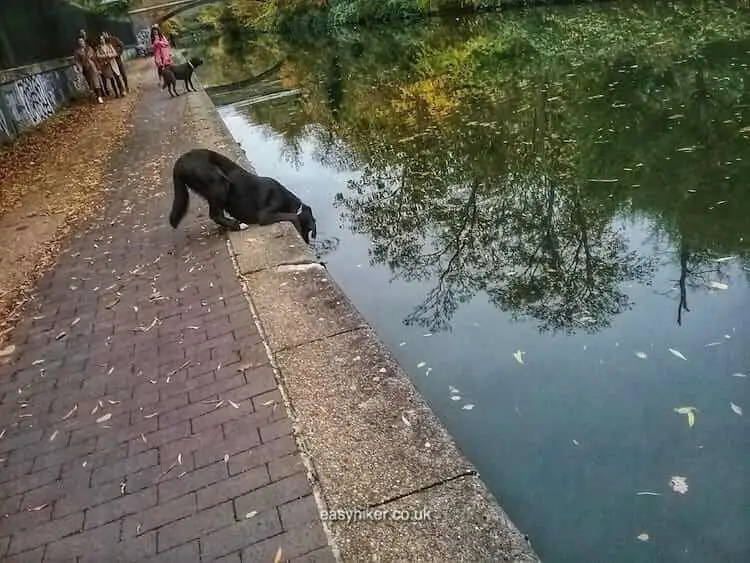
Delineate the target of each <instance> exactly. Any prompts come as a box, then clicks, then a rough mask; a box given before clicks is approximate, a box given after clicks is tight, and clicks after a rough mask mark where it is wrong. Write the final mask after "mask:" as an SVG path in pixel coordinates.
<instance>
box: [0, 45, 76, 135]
mask: <svg viewBox="0 0 750 563" xmlns="http://www.w3.org/2000/svg"><path fill="white" fill-rule="evenodd" d="M86 90H87V86H86V80H85V79H84V77H83V75H82V74H81V72H80V71H79V70H78V68H77V67H76V66H75V65H74V64H73V61H72V59H61V60H57V61H47V62H44V63H39V64H33V65H29V66H26V67H19V68H14V69H8V70H3V71H0V143H2V142H6V141H9V140H11V139H13V138H15V137H16V136H17V135H18V134H19V133H21V132H23V131H25V130H27V129H30V128H32V127H36V126H37V125H39V124H40V123H41V122H42V121H44V120H45V119H47V118H49V117H50V116H51V115H53V114H54V113H55V112H56V111H57V108H58V107H60V105H62V104H63V103H65V102H67V101H69V100H71V99H72V98H74V97H76V96H79V95H81V94H82V93H85V92H86Z"/></svg>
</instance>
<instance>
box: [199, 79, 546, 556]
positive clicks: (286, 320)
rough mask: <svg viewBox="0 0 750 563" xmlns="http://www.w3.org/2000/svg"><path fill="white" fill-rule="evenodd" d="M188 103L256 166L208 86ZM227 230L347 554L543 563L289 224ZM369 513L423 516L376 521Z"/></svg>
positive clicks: (334, 538)
mask: <svg viewBox="0 0 750 563" xmlns="http://www.w3.org/2000/svg"><path fill="white" fill-rule="evenodd" d="M187 108H188V109H187V113H188V116H187V117H188V119H190V120H191V122H192V123H196V124H197V127H196V129H197V130H198V131H200V139H201V144H202V145H203V146H205V147H210V148H213V149H215V150H217V151H220V152H223V153H224V154H226V155H227V156H229V157H231V158H234V159H235V160H237V161H238V162H240V163H241V164H243V165H244V166H246V167H247V168H248V169H252V167H251V165H250V163H249V162H248V161H247V159H246V158H245V155H244V154H242V151H241V149H240V148H239V147H238V145H237V143H236V142H235V141H234V140H233V139H232V138H231V135H230V134H229V132H228V130H227V129H226V127H225V126H224V124H223V122H222V121H221V118H220V117H219V115H218V112H217V111H216V109H215V108H214V106H213V104H212V103H211V101H210V99H209V98H208V96H207V94H205V92H199V93H196V94H190V95H189V101H188V106H187ZM250 158H252V155H250ZM228 238H229V241H228V246H229V251H230V252H231V253H232V254H233V256H234V258H235V262H236V269H237V274H238V276H240V278H241V280H242V281H243V284H244V287H245V289H246V293H247V297H248V301H249V304H250V307H251V309H252V312H253V315H254V316H255V319H256V323H257V324H258V326H259V328H260V329H261V334H262V335H263V337H264V341H265V346H266V350H267V353H268V355H269V358H270V360H271V363H272V365H273V367H274V370H275V372H276V376H277V379H278V382H279V387H280V389H281V390H282V394H283V395H284V398H285V402H286V407H287V409H288V411H289V415H290V418H291V419H292V420H293V421H294V427H295V437H296V440H297V441H298V444H299V447H300V450H301V451H302V452H303V454H304V457H305V460H306V463H307V465H308V476H309V478H310V480H311V481H312V483H313V487H314V489H315V491H316V496H317V498H318V502H319V506H320V510H321V514H326V515H329V516H335V517H343V518H344V519H343V520H341V519H333V518H330V519H328V520H327V521H324V525H325V526H326V529H327V532H328V534H329V538H330V539H331V542H332V545H333V546H334V551H335V552H336V553H337V554H338V557H339V559H340V560H342V561H345V562H349V561H409V562H418V561H468V562H483V561H493V562H499V561H519V562H520V561H523V562H531V561H534V562H536V561H539V560H538V557H537V556H536V555H535V554H534V552H533V550H532V549H531V547H530V546H529V544H528V542H527V541H526V539H525V537H524V536H523V535H522V534H521V533H520V532H519V531H518V530H517V529H516V528H515V526H514V525H513V524H512V522H511V521H510V519H509V518H508V517H507V515H506V514H505V513H504V512H503V510H502V509H501V508H500V505H499V504H498V502H497V500H496V499H495V498H494V497H493V496H492V495H491V494H490V492H489V491H488V490H487V488H486V486H485V485H484V483H483V482H482V481H481V479H480V478H479V476H478V474H477V472H476V470H475V469H474V467H473V466H472V465H471V464H470V463H469V462H468V461H467V460H466V459H465V457H464V456H463V455H462V454H461V452H460V451H459V449H458V447H457V446H456V444H455V442H454V441H453V439H452V438H451V436H450V435H449V434H448V432H447V431H446V430H445V428H444V427H443V426H442V425H441V424H440V422H439V421H438V419H437V418H436V417H435V415H434V414H433V412H432V411H431V409H430V408H429V406H428V405H427V404H426V403H425V401H424V400H423V399H422V397H421V396H420V395H419V393H418V392H417V390H416V388H415V387H414V386H413V385H412V383H411V381H410V380H409V378H408V376H407V375H406V373H405V372H404V371H403V369H402V368H401V367H400V366H399V365H398V364H397V362H396V361H395V360H394V358H393V356H392V355H391V353H390V352H389V350H387V349H386V348H385V347H384V346H383V344H382V343H381V342H380V340H379V339H378V337H377V335H376V334H375V332H374V331H373V330H372V329H371V328H370V327H369V326H368V325H367V323H366V321H365V320H364V319H363V318H362V316H361V315H360V313H359V312H358V311H357V310H356V308H355V307H354V306H353V305H352V303H351V302H350V301H349V299H348V298H347V297H346V295H344V293H343V292H342V291H341V289H340V288H339V286H338V285H337V284H336V282H335V281H334V280H333V279H332V278H331V275H330V273H329V272H328V271H327V270H326V269H325V268H324V267H323V266H321V265H320V264H319V263H318V262H317V260H316V257H315V256H314V254H313V253H312V251H311V249H310V248H309V247H308V246H307V245H305V244H304V243H303V241H302V240H301V238H300V237H299V235H298V234H297V232H296V231H295V230H294V228H293V227H292V226H291V224H290V223H281V224H277V225H272V226H269V227H251V228H250V229H249V230H247V231H244V232H238V233H231V234H230V235H229V237H228ZM540 508H541V509H543V507H540ZM371 509H378V510H383V511H386V510H400V511H408V512H409V513H411V514H414V515H417V518H419V515H422V519H421V520H420V519H414V520H412V521H409V522H403V521H394V520H380V521H379V520H377V519H376V518H377V516H376V514H377V513H374V512H369V513H368V512H367V511H368V510H371ZM356 510H359V511H362V512H360V513H359V516H360V518H357V517H356V516H355V514H357V513H356V512H352V511H356ZM332 511H348V512H343V513H339V514H336V513H332ZM363 514H369V517H370V519H363V518H361V516H362V515H363ZM365 518H366V517H365ZM324 520H325V519H324Z"/></svg>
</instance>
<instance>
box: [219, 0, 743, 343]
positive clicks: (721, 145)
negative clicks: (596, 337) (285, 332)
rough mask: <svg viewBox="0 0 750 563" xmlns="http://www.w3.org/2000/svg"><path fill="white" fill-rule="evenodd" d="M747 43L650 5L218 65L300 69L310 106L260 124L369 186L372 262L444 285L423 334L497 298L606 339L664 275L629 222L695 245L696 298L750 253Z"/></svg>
mask: <svg viewBox="0 0 750 563" xmlns="http://www.w3.org/2000/svg"><path fill="white" fill-rule="evenodd" d="M746 29H747V19H746V18H744V17H740V15H739V14H738V13H737V12H736V11H735V10H732V9H731V8H729V7H727V5H726V4H724V3H720V2H703V3H700V4H679V3H675V4H666V3H664V4H656V5H654V4H651V3H649V4H644V5H636V6H633V5H629V6H628V7H625V8H623V7H619V6H614V5H613V6H609V7H607V8H606V9H585V8H576V9H571V10H564V11H554V12H548V11H538V12H531V13H527V14H520V13H519V14H516V15H510V16H506V17H503V18H497V17H490V16H470V17H466V18H461V19H460V20H459V21H451V23H450V25H445V24H441V23H440V22H437V21H432V22H425V23H423V24H418V25H412V26H408V27H406V28H398V29H392V30H387V31H386V30H380V31H378V32H377V33H369V34H368V33H357V34H354V33H351V34H340V35H336V36H329V37H327V38H322V39H320V40H319V41H318V42H317V43H316V44H315V46H314V48H313V47H310V48H307V49H299V48H295V47H294V46H292V45H289V44H286V43H285V42H284V41H278V40H276V39H273V38H271V37H266V38H262V39H259V40H257V41H254V42H252V43H249V44H247V45H246V47H245V48H244V49H245V50H244V51H243V52H242V53H240V54H237V53H234V54H232V55H228V54H222V53H220V52H218V51H217V52H215V53H214V56H215V57H216V60H217V62H219V64H220V65H223V66H227V67H229V66H231V64H230V62H229V61H231V60H237V59H233V57H242V58H243V59H242V60H244V61H245V62H244V63H243V64H245V65H246V66H245V67H244V72H245V73H246V74H258V73H259V72H261V71H263V70H264V69H265V68H268V67H270V66H272V64H275V63H277V62H278V61H279V60H281V61H283V64H282V67H281V69H280V70H279V72H278V75H277V78H278V83H279V85H280V87H282V88H286V89H300V90H301V91H302V92H303V93H304V95H302V96H300V97H296V98H295V97H288V98H282V99H279V100H276V101H275V102H274V103H270V104H268V103H266V104H257V105H251V106H247V107H246V108H245V109H243V111H247V112H248V113H250V114H251V115H252V120H253V121H254V122H256V123H260V124H262V125H264V126H266V127H268V128H269V129H270V130H272V131H273V132H274V134H275V135H278V136H280V137H281V138H283V139H284V140H285V143H286V150H287V153H288V156H289V158H290V159H292V160H293V161H295V160H298V159H299V156H300V151H301V150H302V149H301V146H302V145H303V141H305V139H310V138H312V139H314V142H315V144H316V151H315V154H316V158H318V159H319V160H320V161H321V162H323V163H324V164H326V165H328V166H332V167H334V168H337V169H342V170H357V171H358V177H357V179H356V180H353V181H352V182H351V183H350V185H349V186H348V188H347V190H345V191H343V192H342V193H341V194H340V195H339V197H338V198H337V205H338V206H339V208H340V209H341V212H342V214H343V216H344V218H345V221H346V223H348V224H349V226H350V227H351V228H352V229H353V230H355V231H357V232H360V233H363V234H366V236H367V237H368V238H369V239H370V240H371V241H372V243H373V247H372V254H371V256H372V260H373V262H374V263H381V264H385V265H388V266H389V267H390V268H391V269H392V270H393V271H394V273H395V275H397V276H399V277H401V278H403V279H425V280H426V279H434V280H439V283H438V284H437V286H436V287H435V289H434V291H432V292H431V293H430V294H429V295H428V296H427V299H426V300H425V303H424V304H423V305H422V306H421V307H420V308H418V309H417V310H416V311H415V312H414V313H413V315H411V316H410V318H409V319H408V322H413V323H419V324H422V325H424V326H425V327H427V328H429V329H431V330H438V329H440V328H446V327H447V326H449V321H450V318H451V316H452V314H453V312H454V311H455V310H456V308H457V307H458V305H459V304H460V303H461V302H464V301H466V300H468V299H470V298H471V297H472V296H473V295H476V294H477V293H480V292H483V293H486V294H487V295H488V296H489V298H490V299H491V300H492V301H493V302H494V303H495V304H496V305H497V306H498V307H500V308H502V309H505V310H509V311H513V312H514V313H515V314H517V315H519V316H531V317H533V318H536V319H537V320H538V321H539V326H540V329H542V330H553V331H556V330H591V331H595V330H599V329H601V328H603V327H604V326H607V325H608V324H609V323H610V322H611V320H612V318H613V317H614V316H615V315H617V314H618V313H620V312H622V311H624V310H626V309H627V308H629V307H630V300H629V298H628V296H627V293H626V291H625V290H624V286H626V285H627V284H630V283H633V282H636V281H646V282H648V281H649V280H650V277H651V276H652V272H653V268H652V264H650V263H649V260H647V259H645V258H643V257H642V256H641V255H639V254H638V253H637V252H635V251H632V250H631V249H629V247H628V244H627V239H626V238H625V237H624V235H623V233H622V228H621V227H622V217H631V218H645V219H647V220H648V221H649V222H650V223H651V224H652V226H653V230H654V233H653V240H654V241H669V242H670V244H669V245H668V247H670V248H677V249H679V250H678V251H676V255H675V256H674V259H675V263H676V264H678V265H679V268H680V275H679V278H680V279H679V284H678V285H679V287H680V294H681V295H684V294H685V288H686V287H688V286H690V285H691V284H694V285H696V286H701V285H705V284H706V283H707V280H708V278H709V277H711V276H714V277H715V276H716V275H717V271H718V270H720V269H721V268H722V267H723V266H722V263H715V262H712V259H713V258H712V257H716V256H726V255H748V243H746V242H744V241H748V242H750V233H749V232H746V231H747V221H746V217H747V216H748V215H749V214H750V199H749V198H747V197H744V195H743V194H744V190H745V188H744V184H743V182H744V180H743V178H746V177H748V175H750V159H747V158H744V157H745V154H744V152H746V148H747V146H748V143H749V142H750V140H749V139H748V135H750V127H748V124H750V92H748V88H747V70H748V55H747V51H748V50H750V43H748V40H747V39H746V37H747V33H746ZM396 54H397V55H396ZM222 57H224V62H221V61H222ZM743 147H744V149H743ZM618 217H619V218H620V219H617V218H618ZM618 225H619V226H618ZM654 244H656V242H654ZM675 281H676V282H678V280H675ZM683 301H684V300H683V299H682V298H681V299H680V307H681V308H680V309H679V311H680V313H679V314H682V313H681V312H682V310H683V309H682V307H683V305H684V303H683ZM677 311H678V309H677V307H676V313H677Z"/></svg>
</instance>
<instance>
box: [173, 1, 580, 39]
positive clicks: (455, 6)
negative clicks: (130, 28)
mask: <svg viewBox="0 0 750 563" xmlns="http://www.w3.org/2000/svg"><path fill="white" fill-rule="evenodd" d="M591 3H593V1H592V0H382V1H372V0H275V1H273V2H258V1H257V0H230V1H229V2H224V3H220V4H216V5H210V6H208V7H206V8H205V9H204V10H202V12H201V13H200V14H199V16H198V17H197V18H192V17H191V18H190V19H191V20H192V21H191V22H190V23H188V22H187V21H186V22H184V23H183V27H184V28H186V29H188V30H189V31H192V30H196V29H201V30H202V31H209V32H215V33H221V34H238V33H247V32H252V31H255V32H274V33H280V34H283V35H287V36H310V35H313V36H314V35H319V34H323V33H326V32H329V31H331V30H335V29H342V28H347V27H354V26H358V25H375V24H379V23H380V24H382V23H389V22H399V21H400V22H403V21H411V20H415V19H420V18H424V17H428V16H431V15H451V14H462V13H464V14H465V13H471V12H483V11H494V10H502V9H504V8H511V7H513V8H518V7H525V6H549V5H564V4H591Z"/></svg>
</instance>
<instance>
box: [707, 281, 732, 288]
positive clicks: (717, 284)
mask: <svg viewBox="0 0 750 563" xmlns="http://www.w3.org/2000/svg"><path fill="white" fill-rule="evenodd" d="M707 285H708V287H710V288H711V289H729V286H728V285H727V284H725V283H721V282H717V281H713V280H712V281H710V282H708V284H707Z"/></svg>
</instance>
